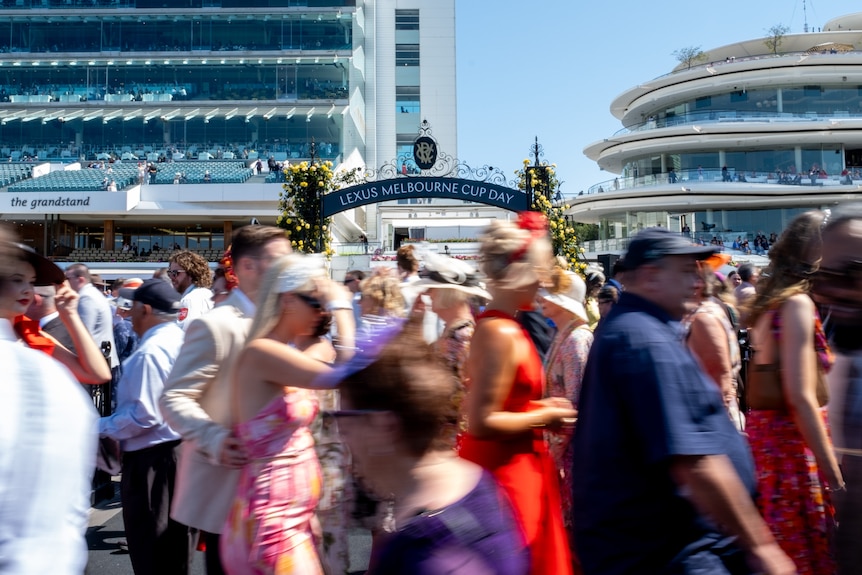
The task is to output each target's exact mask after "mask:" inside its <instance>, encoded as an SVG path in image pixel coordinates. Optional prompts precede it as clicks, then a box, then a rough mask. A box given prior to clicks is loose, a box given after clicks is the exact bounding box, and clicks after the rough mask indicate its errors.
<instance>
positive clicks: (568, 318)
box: [539, 267, 593, 549]
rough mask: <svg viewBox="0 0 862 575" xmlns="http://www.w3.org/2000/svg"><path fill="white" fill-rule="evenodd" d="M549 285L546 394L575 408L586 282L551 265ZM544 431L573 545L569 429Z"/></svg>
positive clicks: (586, 329)
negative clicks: (550, 330) (550, 336)
mask: <svg viewBox="0 0 862 575" xmlns="http://www.w3.org/2000/svg"><path fill="white" fill-rule="evenodd" d="M551 284H552V285H551V286H550V287H549V288H548V290H547V291H546V290H542V291H540V292H539V302H540V304H541V306H542V314H543V315H544V316H545V317H547V318H548V319H550V320H551V321H553V322H554V325H556V326H557V333H556V335H555V336H554V340H553V342H552V343H551V348H550V349H549V350H548V356H547V358H546V359H545V380H546V381H547V386H548V389H547V394H546V395H547V396H548V397H562V398H564V399H566V400H568V401H570V402H572V405H573V406H574V407H575V408H576V409H577V406H578V398H579V397H580V395H581V383H582V382H583V379H584V368H585V367H586V365H587V357H588V356H589V355H590V347H591V346H592V345H593V332H592V331H591V330H590V326H589V324H588V323H587V322H588V319H587V311H586V309H584V303H583V302H584V297H585V296H586V291H587V286H586V284H585V283H584V280H583V279H581V277H580V276H579V275H577V274H575V273H572V272H568V271H565V270H563V269H562V268H560V267H557V268H555V269H554V273H553V276H552V282H551ZM566 431H567V432H566V433H552V434H548V435H549V437H548V440H549V444H550V450H551V456H552V457H553V458H554V464H555V465H556V468H557V473H558V474H559V478H560V487H561V489H560V499H561V500H562V505H563V522H564V524H565V526H566V532H567V533H568V535H569V542H570V545H571V546H572V549H574V524H573V522H572V459H573V456H574V450H573V445H572V443H571V439H572V437H571V431H573V430H572V429H567V430H566Z"/></svg>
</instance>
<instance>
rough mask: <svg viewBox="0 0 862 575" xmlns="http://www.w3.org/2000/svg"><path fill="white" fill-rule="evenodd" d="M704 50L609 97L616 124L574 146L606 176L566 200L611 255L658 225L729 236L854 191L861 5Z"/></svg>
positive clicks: (859, 187)
mask: <svg viewBox="0 0 862 575" xmlns="http://www.w3.org/2000/svg"><path fill="white" fill-rule="evenodd" d="M764 40H765V39H764V38H759V39H753V40H746V41H743V42H738V43H735V44H730V45H727V46H723V47H720V48H715V49H711V50H708V51H706V52H705V58H704V59H703V60H702V61H699V62H695V63H693V64H692V65H691V66H690V67H689V66H687V65H685V64H682V65H680V66H678V67H677V68H675V69H674V70H673V71H672V72H670V73H669V74H666V75H664V76H661V77H659V78H655V79H653V80H650V81H647V82H644V83H642V84H640V85H638V86H635V87H633V88H631V89H630V90H628V91H626V92H624V93H623V94H621V95H620V96H619V97H617V98H616V99H615V100H614V101H613V102H612V103H611V113H612V114H613V115H614V116H615V117H617V118H618V119H619V120H620V121H621V122H622V124H623V129H622V130H620V131H619V132H617V133H616V134H614V135H612V136H609V137H607V138H605V139H603V140H602V141H599V142H596V143H593V144H591V145H589V146H587V148H586V149H585V150H584V153H585V154H586V155H587V156H588V157H589V158H590V159H592V160H594V161H596V162H597V163H598V165H599V167H601V168H602V169H603V170H606V171H608V172H610V173H611V174H613V175H614V177H613V178H611V179H608V180H606V181H603V182H600V183H597V184H595V185H594V186H592V187H591V188H589V189H588V190H585V191H583V192H581V193H580V194H579V195H577V196H574V197H571V198H569V199H568V200H567V201H568V202H569V203H570V204H571V205H572V208H571V210H569V214H570V215H571V216H572V217H573V218H574V219H575V220H577V221H583V222H590V223H596V224H599V230H600V239H599V240H597V241H595V242H588V243H587V246H586V247H587V250H588V251H589V252H591V253H593V254H595V253H599V252H620V251H624V250H625V248H626V246H627V241H628V238H629V237H630V236H632V235H634V234H635V233H636V232H637V231H638V230H640V229H642V228H645V227H651V226H657V225H660V226H664V227H668V228H670V229H672V230H676V231H679V232H687V233H690V234H691V236H692V237H693V238H694V239H697V240H703V241H705V242H707V243H708V242H710V241H713V240H714V239H716V238H717V239H719V240H722V241H723V242H724V243H725V245H730V244H731V243H732V242H733V241H734V240H735V239H736V238H738V237H740V236H742V237H743V238H746V237H747V238H748V239H751V238H753V237H754V235H756V234H758V233H759V232H762V233H763V234H764V235H768V234H771V233H772V232H776V233H780V232H781V230H782V229H783V228H784V227H785V225H786V224H787V223H788V222H789V221H790V220H791V219H792V218H793V217H794V216H795V215H797V214H798V213H800V212H801V211H804V210H806V209H812V208H827V207H830V206H833V205H835V204H837V203H839V202H843V201H848V200H853V199H862V193H860V192H862V14H854V15H850V16H845V17H841V18H837V19H835V20H832V21H830V22H828V23H827V24H826V25H825V26H824V27H823V28H822V31H820V32H816V33H813V32H812V33H804V34H789V35H787V36H784V37H783V38H781V41H780V44H779V46H778V48H777V50H774V51H773V50H770V49H769V47H768V46H767V45H766V43H765V42H764Z"/></svg>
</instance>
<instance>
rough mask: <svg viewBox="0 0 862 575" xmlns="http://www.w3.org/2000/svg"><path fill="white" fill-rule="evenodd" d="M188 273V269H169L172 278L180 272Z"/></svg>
mask: <svg viewBox="0 0 862 575" xmlns="http://www.w3.org/2000/svg"><path fill="white" fill-rule="evenodd" d="M184 273H186V270H168V275H169V276H171V277H172V278H175V277H177V276H178V275H180V274H184Z"/></svg>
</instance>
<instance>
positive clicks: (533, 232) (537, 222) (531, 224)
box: [509, 212, 548, 262]
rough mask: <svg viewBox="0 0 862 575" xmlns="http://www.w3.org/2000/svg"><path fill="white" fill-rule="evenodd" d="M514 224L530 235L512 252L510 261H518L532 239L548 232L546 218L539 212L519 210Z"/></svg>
mask: <svg viewBox="0 0 862 575" xmlns="http://www.w3.org/2000/svg"><path fill="white" fill-rule="evenodd" d="M515 225H517V226H518V227H519V228H521V229H522V230H527V231H528V232H530V237H529V238H527V240H526V241H525V242H524V244H523V245H522V246H521V247H520V248H518V249H517V250H515V251H514V252H512V256H511V257H510V258H509V261H510V262H515V261H518V260H519V259H521V258H522V257H524V254H525V253H527V249H528V248H529V247H530V244H532V243H533V241H534V240H536V239H537V238H541V237H544V236H546V235H547V234H548V218H546V217H545V215H544V214H543V213H541V212H520V213H519V214H518V221H517V222H515Z"/></svg>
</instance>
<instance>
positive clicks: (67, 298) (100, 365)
mask: <svg viewBox="0 0 862 575" xmlns="http://www.w3.org/2000/svg"><path fill="white" fill-rule="evenodd" d="M54 301H55V302H56V305H57V311H58V312H59V313H60V320H61V321H62V322H63V325H64V326H66V330H67V331H68V332H69V335H70V336H71V338H72V343H74V344H75V351H76V352H77V355H76V354H74V353H72V352H71V351H70V350H69V349H67V348H65V347H63V346H62V345H60V344H59V343H58V344H57V346H56V347H55V348H54V359H56V360H57V361H59V362H60V363H62V364H63V365H65V366H66V367H68V368H69V370H70V371H71V372H72V374H73V375H74V376H75V377H76V378H77V379H78V381H80V382H81V383H88V384H92V385H100V384H102V383H105V382H107V381H110V380H111V368H110V367H109V366H108V362H107V361H106V360H105V356H104V355H102V350H100V349H99V346H98V345H96V341H95V340H94V339H93V336H91V335H90V332H88V331H87V328H86V327H85V326H84V322H82V321H81V316H79V315H78V294H77V293H76V292H75V290H73V289H72V288H71V287H69V282H63V285H61V286H58V287H57V295H56V296H55V298H54Z"/></svg>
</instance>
